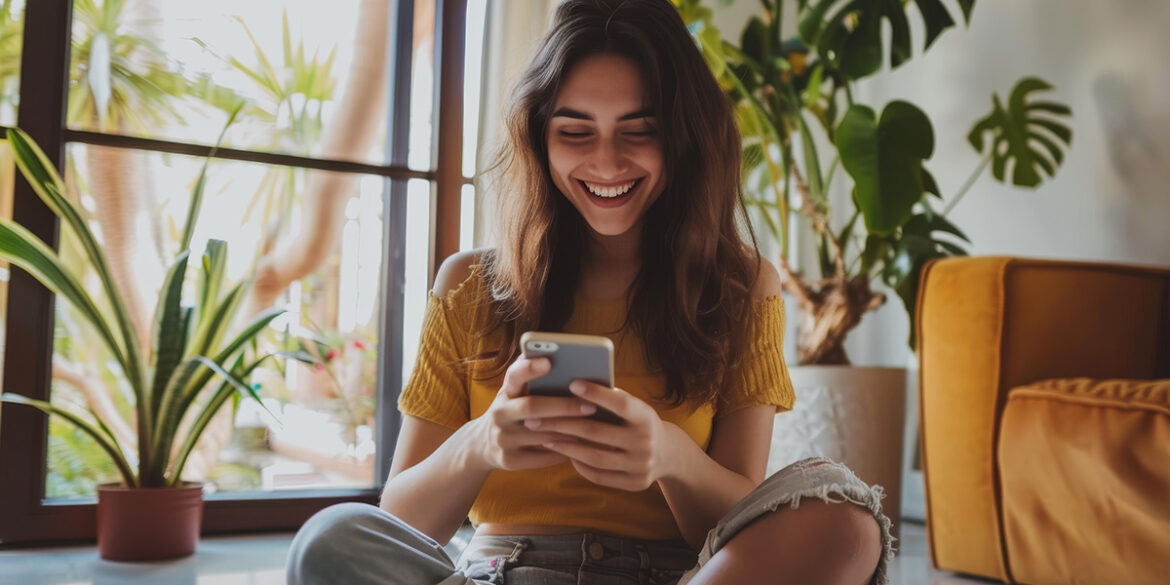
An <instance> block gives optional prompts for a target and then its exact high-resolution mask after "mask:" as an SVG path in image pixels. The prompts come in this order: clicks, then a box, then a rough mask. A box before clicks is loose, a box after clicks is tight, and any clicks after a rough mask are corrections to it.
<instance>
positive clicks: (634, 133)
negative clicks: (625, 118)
mask: <svg viewBox="0 0 1170 585" xmlns="http://www.w3.org/2000/svg"><path fill="white" fill-rule="evenodd" d="M655 134H657V132H655V131H654V130H652V129H651V130H633V131H630V132H626V136H654V135H655Z"/></svg>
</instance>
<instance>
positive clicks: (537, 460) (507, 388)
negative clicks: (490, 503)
mask: <svg viewBox="0 0 1170 585" xmlns="http://www.w3.org/2000/svg"><path fill="white" fill-rule="evenodd" d="M551 367H552V363H551V362H550V361H549V360H548V358H537V359H534V360H529V359H527V358H524V357H520V358H519V359H517V360H516V361H515V362H513V363H512V365H511V366H509V367H508V371H507V373H505V374H504V383H503V385H502V386H500V390H499V392H498V393H497V394H496V398H495V400H494V401H492V404H491V406H489V407H488V409H487V411H486V412H484V413H483V415H482V416H480V417H479V418H476V419H475V420H473V421H471V424H474V425H476V426H475V430H476V433H477V434H478V435H479V436H478V437H477V438H476V439H475V443H476V444H477V445H478V447H477V448H476V449H475V456H474V457H473V463H472V465H473V466H474V467H479V468H481V469H485V470H492V469H507V470H517V469H532V468H537V467H548V466H550V465H555V464H557V463H562V462H564V461H566V459H567V458H566V457H565V456H564V455H561V454H560V453H556V452H553V451H550V450H548V449H546V448H544V447H543V446H542V445H543V444H544V443H550V442H561V441H573V438H572V437H567V436H564V435H558V434H556V433H555V432H552V431H549V430H545V429H541V430H539V431H535V430H532V429H530V428H529V427H527V426H526V425H525V424H524V421H526V420H527V421H560V420H573V419H579V418H581V417H584V416H589V415H591V414H593V413H594V412H596V411H597V407H596V406H594V405H593V404H592V403H591V402H588V401H585V400H581V399H579V398H572V397H560V396H528V395H526V394H525V391H524V388H525V385H526V384H528V382H530V381H532V380H535V379H537V378H539V377H541V376H543V375H545V374H547V373H548V371H549V368H551Z"/></svg>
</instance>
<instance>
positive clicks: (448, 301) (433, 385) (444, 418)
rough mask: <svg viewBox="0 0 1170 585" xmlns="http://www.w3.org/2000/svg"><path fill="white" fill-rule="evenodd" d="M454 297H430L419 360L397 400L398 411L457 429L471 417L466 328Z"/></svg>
mask: <svg viewBox="0 0 1170 585" xmlns="http://www.w3.org/2000/svg"><path fill="white" fill-rule="evenodd" d="M452 296H454V295H446V296H444V297H438V296H435V295H434V294H431V295H429V300H428V302H427V312H426V316H425V317H424V318H423V326H422V335H421V338H420V340H419V347H418V359H417V360H416V361H415V364H414V371H413V372H412V373H411V375H410V381H408V382H407V383H406V386H404V387H403V388H402V394H401V395H400V396H399V397H398V410H399V411H400V412H402V414H408V415H410V416H415V417H418V418H421V419H424V420H428V421H431V422H434V423H438V424H441V425H443V426H445V427H447V428H450V429H458V428H459V427H461V426H463V424H464V423H466V422H467V421H468V420H470V418H471V415H470V407H469V403H470V400H469V398H468V388H467V376H466V375H465V374H466V371H467V369H466V366H465V365H464V358H465V357H467V356H465V355H464V348H465V347H466V346H467V343H466V342H467V340H466V336H467V329H466V328H465V327H463V326H462V325H461V323H460V319H459V309H460V307H458V305H457V304H456V303H455V302H454V301H453V299H452V298H451V297H452Z"/></svg>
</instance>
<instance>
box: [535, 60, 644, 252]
mask: <svg viewBox="0 0 1170 585" xmlns="http://www.w3.org/2000/svg"><path fill="white" fill-rule="evenodd" d="M647 101H648V100H647V96H646V91H645V84H644V81H643V79H642V74H641V71H639V69H638V66H637V64H635V63H634V62H633V61H631V60H630V59H628V58H626V57H623V56H620V55H613V54H599V55H593V56H590V57H585V58H583V59H581V60H580V61H578V62H577V63H576V64H575V65H574V66H573V68H572V69H571V70H570V71H569V74H568V76H567V77H565V79H564V81H563V83H562V85H561V89H560V93H559V94H557V98H556V103H555V104H554V105H553V113H552V117H551V118H550V119H549V125H548V137H547V138H548V160H549V167H550V169H551V171H552V178H553V182H554V183H555V184H556V186H557V188H558V189H560V191H561V193H562V194H564V196H565V197H567V198H568V200H569V201H570V202H571V203H572V204H573V207H576V208H577V211H578V212H580V213H581V216H582V217H584V218H585V221H586V222H587V223H588V224H589V226H590V227H591V228H593V230H594V231H595V232H597V233H598V234H600V235H605V236H617V235H621V234H624V233H627V232H629V231H630V230H631V229H632V228H634V227H636V226H638V225H640V223H641V220H642V216H643V215H644V214H645V213H646V210H647V209H649V208H650V205H651V204H653V203H654V200H655V199H657V198H658V196H659V195H661V194H662V190H663V188H664V186H665V184H666V181H665V178H664V176H663V162H662V143H661V141H660V140H659V135H658V120H657V119H656V118H654V117H653V113H652V112H651V111H650V110H649V108H648V106H647Z"/></svg>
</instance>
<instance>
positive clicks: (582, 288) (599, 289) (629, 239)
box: [578, 229, 642, 299]
mask: <svg viewBox="0 0 1170 585" xmlns="http://www.w3.org/2000/svg"><path fill="white" fill-rule="evenodd" d="M641 267H642V239H641V230H639V229H631V230H629V231H628V232H626V233H624V234H621V235H617V236H603V235H601V234H597V233H591V234H589V237H588V239H587V241H586V244H585V257H584V258H583V262H582V265H581V281H580V284H579V285H578V292H580V293H581V294H583V295H584V296H586V297H589V298H600V299H610V298H614V297H620V296H622V295H624V294H626V291H627V290H628V289H629V287H630V284H631V283H633V282H634V278H635V277H637V275H638V271H639V270H640V269H641Z"/></svg>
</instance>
